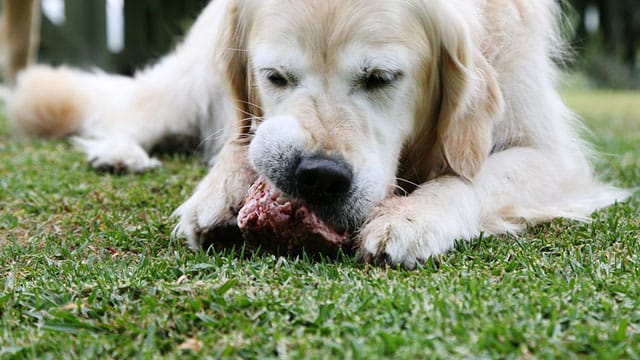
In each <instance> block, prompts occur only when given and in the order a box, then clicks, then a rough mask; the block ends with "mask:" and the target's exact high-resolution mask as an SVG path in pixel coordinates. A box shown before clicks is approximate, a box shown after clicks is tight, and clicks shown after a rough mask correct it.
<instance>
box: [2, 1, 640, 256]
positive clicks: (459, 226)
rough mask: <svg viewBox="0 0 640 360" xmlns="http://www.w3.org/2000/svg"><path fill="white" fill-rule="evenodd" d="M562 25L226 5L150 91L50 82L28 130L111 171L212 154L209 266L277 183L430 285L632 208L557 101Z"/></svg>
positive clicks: (33, 78) (393, 4)
mask: <svg viewBox="0 0 640 360" xmlns="http://www.w3.org/2000/svg"><path fill="white" fill-rule="evenodd" d="M559 17H560V14H559V8H558V6H557V4H556V1H554V0H536V1H531V0H349V1H345V0H307V1H301V0H298V1H287V0H216V1H213V2H211V3H210V4H209V5H208V7H207V8H206V9H205V10H204V11H203V13H202V14H201V15H200V17H199V18H198V20H197V21H196V23H195V24H194V26H193V28H192V30H191V31H190V33H189V34H188V36H187V37H186V39H185V41H184V42H183V43H182V44H181V45H180V46H178V48H177V49H176V50H175V51H174V52H173V53H172V54H170V55H168V56H166V57H165V58H163V59H162V60H161V61H159V62H158V63H157V64H155V65H153V66H151V67H149V68H147V69H145V70H144V71H141V72H140V73H138V74H137V75H136V76H135V77H134V78H126V77H118V76H113V75H107V74H102V73H95V72H94V73H89V72H82V71H79V70H74V69H70V68H64V67H63V68H58V69H52V68H49V67H34V68H32V69H30V70H28V71H26V72H25V73H23V74H22V75H21V77H20V79H19V84H18V86H17V88H16V90H15V92H14V96H13V98H12V101H11V104H10V107H9V111H10V115H11V118H12V119H13V121H14V122H15V124H16V127H17V128H19V129H21V130H22V131H23V132H26V133H30V134H36V135H42V136H64V135H67V134H72V133H74V134H76V135H77V137H76V138H75V141H76V143H77V144H79V146H81V147H82V148H83V149H84V151H85V152H86V153H87V155H88V158H89V160H90V161H91V163H92V164H93V165H94V166H95V167H98V168H101V167H115V168H124V169H128V170H130V171H134V172H135V171H144V170H146V169H149V168H153V167H155V166H158V165H159V164H160V162H159V161H158V160H157V159H154V158H151V157H150V156H149V155H148V152H149V150H150V149H151V148H152V147H153V146H154V145H156V144H158V143H159V142H161V141H164V139H167V138H168V137H172V136H185V135H186V136H194V135H197V136H201V138H202V139H203V140H204V141H205V143H206V146H205V148H206V153H207V156H208V157H209V158H210V159H211V166H212V167H211V170H210V172H209V174H208V175H207V176H206V177H205V178H204V179H203V180H202V182H201V183H200V184H199V185H198V186H197V188H196V190H195V192H194V194H193V195H192V196H191V198H190V199H188V200H187V201H186V202H185V203H184V204H183V205H182V206H180V207H179V208H178V209H177V210H176V212H175V215H176V216H177V217H178V218H179V222H178V224H177V226H176V229H175V233H176V234H177V235H180V236H184V237H186V239H187V240H188V243H189V244H190V246H191V247H192V248H194V249H199V248H200V247H201V246H202V244H203V242H204V241H205V240H206V239H207V238H210V237H214V241H215V237H216V236H224V235H225V234H228V233H229V231H228V230H229V229H233V228H234V227H235V226H236V216H237V212H238V209H239V207H240V206H241V204H242V202H243V199H244V196H245V194H246V191H247V188H248V187H249V186H250V185H251V184H252V183H253V182H254V181H255V180H256V177H257V176H259V175H260V176H265V177H267V178H268V179H269V180H271V181H272V182H273V183H274V184H276V185H277V186H278V187H279V188H280V189H282V190H284V191H286V192H287V193H288V194H290V195H292V196H296V197H302V198H303V199H305V200H306V201H307V202H308V203H309V206H310V207H311V208H312V209H313V211H315V212H316V213H317V214H319V216H320V217H322V219H323V220H324V221H326V223H327V224H329V225H330V226H333V227H334V228H336V229H341V230H347V231H349V232H350V233H352V234H353V236H354V237H355V238H356V242H355V243H356V250H357V252H358V253H359V255H360V257H361V258H362V259H364V260H365V261H368V262H374V263H378V264H389V265H401V266H403V267H405V268H414V267H415V266H416V265H418V264H419V263H420V262H423V261H425V260H426V259H428V258H429V257H431V256H434V255H437V254H441V253H443V252H445V251H447V250H449V249H451V248H452V247H453V246H454V244H455V242H456V241H459V240H470V239H472V238H473V237H476V236H478V235H479V234H481V233H482V232H485V233H491V234H497V233H505V232H517V231H519V230H521V229H522V228H523V227H524V226H525V225H527V224H535V223H539V222H541V221H546V220H549V219H552V218H555V217H567V218H572V219H587V218H588V217H589V214H590V213H591V212H593V211H594V210H596V209H599V208H602V207H605V206H608V205H610V204H612V203H614V202H615V201H619V200H622V199H624V198H625V197H626V196H627V192H625V191H623V190H619V189H616V188H615V187H612V186H608V185H604V184H601V183H600V182H598V181H597V180H596V179H595V177H594V174H593V170H592V167H591V165H590V163H589V157H590V150H589V147H588V146H587V145H586V144H585V143H584V142H583V140H581V138H580V137H579V135H578V132H579V124H578V121H577V120H576V117H575V116H574V115H573V114H572V113H571V112H570V111H569V110H568V109H567V108H566V107H565V105H564V104H563V103H562V101H561V99H560V97H559V96H558V93H557V92H556V90H555V89H554V79H555V78H556V69H555V66H554V61H553V58H554V56H556V55H558V53H559V51H560V41H559V38H558V26H557V25H558V24H557V23H558V20H559ZM302 164H305V165H304V166H310V167H311V168H313V169H315V170H314V171H315V172H313V173H312V175H313V176H312V177H313V178H314V179H317V181H312V183H311V184H309V183H304V184H302V183H301V182H304V181H306V180H304V179H301V177H300V176H299V172H300V171H299V170H300V169H299V168H300V167H301V166H303V165H302ZM307 180H308V179H307ZM303 187H304V188H305V189H303ZM303 190H304V191H303Z"/></svg>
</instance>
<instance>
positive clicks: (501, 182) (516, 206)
mask: <svg viewBox="0 0 640 360" xmlns="http://www.w3.org/2000/svg"><path fill="white" fill-rule="evenodd" d="M627 195H628V194H627V193H626V192H625V191H622V190H619V189H616V188H613V187H610V186H606V185H602V184H599V183H598V182H597V181H595V180H594V179H593V175H592V174H591V171H590V169H589V167H588V166H587V165H586V162H585V161H584V159H581V157H576V158H574V159H564V160H563V159H562V157H561V156H560V155H559V154H555V155H553V154H546V153H544V152H542V151H539V150H534V149H529V148H513V149H509V150H506V151H503V152H500V153H496V154H493V155H491V156H490V157H489V159H488V160H487V161H486V163H485V165H484V167H483V170H482V171H481V172H480V174H478V176H477V177H476V178H475V179H474V180H473V182H469V181H466V180H464V179H461V178H459V177H454V176H445V177H441V178H437V179H435V180H433V181H431V182H428V183H425V184H423V185H422V186H421V187H420V188H418V189H417V190H416V191H415V192H414V193H412V194H411V195H409V196H408V197H395V198H390V199H387V200H385V201H383V203H382V204H380V205H379V206H378V208H377V209H376V210H375V211H374V212H373V214H372V215H371V216H370V218H369V220H368V222H367V223H366V224H365V226H364V227H363V229H362V231H361V232H360V234H359V245H358V246H359V252H360V255H361V256H362V257H363V258H364V259H365V261H370V262H375V263H378V264H388V265H396V264H398V265H402V266H403V267H405V268H409V269H411V268H414V267H415V266H416V265H417V264H419V263H420V262H424V261H425V260H427V259H429V258H430V257H432V256H434V255H438V254H442V253H444V252H445V251H447V250H449V249H451V248H452V247H453V246H454V245H455V242H456V241H459V240H471V239H472V238H473V237H476V236H478V235H480V233H481V232H487V233H504V232H517V231H519V230H521V229H522V228H524V226H526V225H527V224H535V223H539V222H541V221H546V220H550V219H552V218H555V217H566V218H573V219H579V220H587V219H588V217H589V214H590V213H591V212H592V211H594V210H596V209H598V208H601V207H604V206H607V205H608V204H610V203H612V202H614V201H615V200H623V199H624V198H626V196H627Z"/></svg>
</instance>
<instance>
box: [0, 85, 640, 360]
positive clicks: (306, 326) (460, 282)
mask: <svg viewBox="0 0 640 360" xmlns="http://www.w3.org/2000/svg"><path fill="white" fill-rule="evenodd" d="M566 98H567V101H568V102H569V103H570V104H571V105H572V106H574V107H575V108H576V109H577V110H578V111H579V112H580V113H581V114H583V115H584V116H585V118H586V119H587V123H588V125H589V127H590V128H591V129H592V130H593V134H592V135H591V140H592V141H593V142H594V143H595V144H596V145H597V148H598V150H600V151H601V152H603V153H604V154H605V155H604V156H603V157H602V160H601V161H600V162H599V163H598V165H597V166H598V169H599V172H600V173H601V174H602V176H603V178H605V179H606V180H610V181H614V182H616V183H617V184H619V185H622V186H626V187H635V186H638V185H639V183H640V181H639V179H640V93H635V94H634V93H606V92H600V93H594V92H586V91H585V92H581V91H571V92H568V93H567V94H566ZM163 160H164V164H165V166H163V167H162V168H161V169H159V170H157V171H153V172H150V173H147V174H144V175H138V176H134V175H126V176H114V175H105V174H97V173H95V172H94V171H92V170H91V169H90V168H89V167H88V165H87V164H86V163H85V161H84V158H83V156H82V155H81V154H80V153H78V152H76V151H74V150H73V149H72V147H71V146H70V145H69V144H68V143H67V142H65V141H44V142H43V141H22V142H20V141H16V140H14V139H13V138H12V137H11V136H10V135H9V132H8V128H7V124H6V121H5V120H4V119H2V120H0V211H1V212H0V274H2V275H1V278H0V286H1V287H0V358H9V359H10V358H20V359H21V358H51V359H58V358H102V357H107V358H117V359H122V358H130V357H142V358H156V357H166V358H177V357H194V358H195V357H198V358H199V357H211V358H219V357H233V358H239V357H240V358H289V357H291V358H303V357H305V358H307V357H308V358H366V359H371V358H385V357H391V356H393V357H394V358H452V357H453V358H459V357H472V358H525V359H526V358H532V357H541V358H585V357H587V358H588V357H596V358H610V359H618V358H636V359H638V358H640V256H639V252H640V243H639V241H638V238H639V237H640V220H639V219H640V216H639V215H640V201H639V199H638V196H637V195H636V196H635V197H634V198H633V199H632V200H631V201H629V202H628V203H625V204H620V205H617V206H613V207H611V208H610V209H608V210H605V211H601V212H598V213H596V214H594V215H593V222H591V223H589V224H582V223H576V222H571V221H563V220H557V221H553V222H551V223H548V224H545V225H542V226H538V227H535V228H532V229H530V230H529V231H527V232H526V233H524V234H522V235H521V236H519V237H484V238H481V239H476V240H474V241H473V242H472V243H470V244H461V245H460V246H458V248H457V250H456V251H453V252H450V253H449V254H447V255H446V256H443V257H441V258H440V259H439V260H438V261H437V262H433V263H430V264H428V266H426V267H425V268H423V269H421V270H419V271H413V272H407V271H401V270H396V269H381V268H376V267H370V266H364V265H362V264H360V263H358V262H357V261H355V260H354V259H352V258H342V259H339V260H337V261H312V260H307V259H284V258H276V257H273V256H270V255H266V254H257V255H256V254H254V255H251V256H239V254H237V253H233V252H227V253H224V254H216V255H212V256H207V255H205V254H202V253H192V252H191V251H189V250H188V249H187V248H186V246H185V245H184V244H183V243H182V242H180V241H175V240H171V239H170V236H169V234H170V231H171V228H172V226H173V222H172V221H171V220H170V219H169V215H170V214H171V212H172V211H173V210H174V209H175V208H176V207H177V206H178V205H179V204H180V203H181V201H183V200H185V199H186V198H187V196H188V195H189V194H190V192H191V190H192V189H193V187H194V185H195V184H196V182H197V181H198V179H199V178H200V177H202V176H203V175H204V173H205V169H204V166H203V165H202V164H201V162H200V160H199V158H198V157H195V156H194V157H184V156H182V157H180V156H175V157H168V158H164V159H163Z"/></svg>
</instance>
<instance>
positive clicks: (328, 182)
mask: <svg viewBox="0 0 640 360" xmlns="http://www.w3.org/2000/svg"><path fill="white" fill-rule="evenodd" d="M295 175H296V188H297V190H298V195H299V196H300V197H301V198H303V199H305V200H307V201H308V202H310V203H318V202H330V201H332V200H334V199H335V198H336V197H339V196H342V195H345V194H347V193H348V192H349V190H351V182H352V180H353V173H352V171H351V168H350V167H349V165H348V164H347V163H346V162H345V161H344V160H341V159H338V158H332V157H322V156H308V157H303V158H302V159H301V160H300V163H299V164H298V168H297V169H296V173H295Z"/></svg>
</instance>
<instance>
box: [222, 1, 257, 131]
mask: <svg viewBox="0 0 640 360" xmlns="http://www.w3.org/2000/svg"><path fill="white" fill-rule="evenodd" d="M226 2H227V4H226V6H225V7H226V9H225V11H226V13H225V16H224V20H223V21H222V26H221V28H220V39H219V43H218V47H217V51H219V54H217V55H218V58H217V62H216V66H218V68H217V69H216V70H217V71H219V72H220V74H221V76H222V77H223V79H224V82H225V85H226V86H227V90H228V91H229V93H230V95H231V97H232V100H233V103H234V106H235V108H236V109H237V119H238V122H239V123H238V129H240V133H241V134H246V133H247V132H248V131H249V129H250V127H251V119H250V117H251V116H250V115H254V116H256V117H259V116H262V114H261V110H260V107H259V106H258V105H257V100H256V99H254V98H253V94H252V92H251V91H250V89H251V85H250V81H251V78H250V74H249V64H248V53H247V36H248V33H249V31H250V25H251V24H250V20H251V13H252V8H253V6H251V4H253V2H252V1H250V0H228V1H226Z"/></svg>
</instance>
